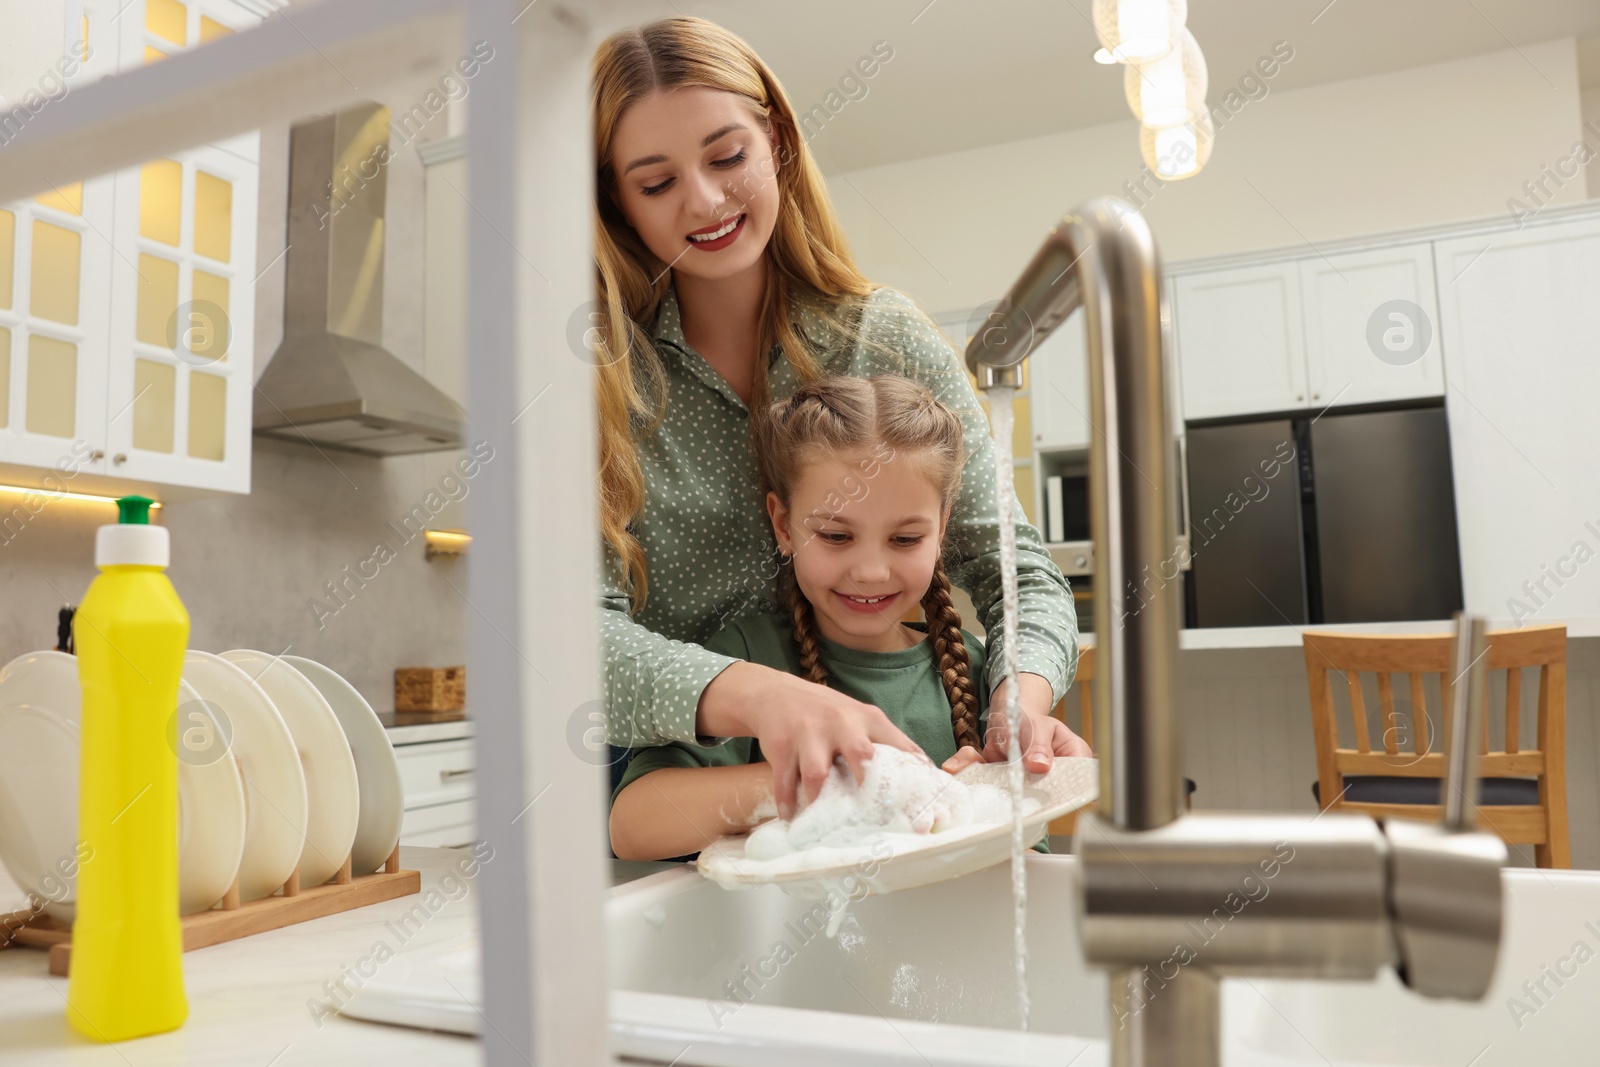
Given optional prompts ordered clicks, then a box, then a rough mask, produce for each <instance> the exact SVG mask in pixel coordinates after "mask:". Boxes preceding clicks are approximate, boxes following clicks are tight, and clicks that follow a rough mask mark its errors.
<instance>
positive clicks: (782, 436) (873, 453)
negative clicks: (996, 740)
mask: <svg viewBox="0 0 1600 1067" xmlns="http://www.w3.org/2000/svg"><path fill="white" fill-rule="evenodd" d="M962 433H963V430H962V425H961V419H960V418H959V417H958V416H957V415H956V413H955V412H953V411H951V410H950V408H949V407H947V406H946V405H944V404H942V403H940V402H939V400H938V399H937V398H935V397H934V396H933V394H932V393H930V392H928V390H927V389H925V388H924V387H923V386H922V385H920V384H919V383H917V382H915V381H913V380H912V379H910V378H901V377H897V376H893V375H876V376H873V377H870V378H860V377H855V376H849V375H835V376H830V377H824V378H819V379H817V380H816V381H813V382H810V383H809V384H806V385H802V386H801V387H800V388H798V389H796V390H795V391H794V393H793V394H791V395H790V396H789V397H788V398H787V399H785V400H780V401H777V402H776V403H773V404H769V405H768V406H767V408H766V410H765V412H764V416H763V417H762V418H761V419H760V420H758V422H757V423H756V427H755V438H756V462H757V464H758V465H759V467H760V471H761V479H762V483H763V485H764V487H765V488H766V489H767V490H768V491H770V492H772V493H775V494H777V497H778V499H779V500H781V501H783V504H784V507H785V508H788V507H789V502H790V500H791V494H792V492H793V489H794V486H795V484H796V483H797V482H798V481H799V478H800V473H801V471H803V470H804V469H805V466H806V465H807V464H809V463H813V462H816V461H817V460H819V459H844V460H846V461H851V462H854V461H857V460H860V461H861V463H860V469H862V470H863V471H868V470H874V466H873V465H874V463H878V464H882V463H914V464H917V465H918V467H919V473H921V474H923V475H924V476H925V477H926V478H928V480H929V481H930V482H931V483H932V484H933V486H934V488H935V489H936V490H937V491H938V493H939V500H940V505H941V507H942V508H949V507H950V506H952V505H953V504H954V502H955V498H956V494H957V492H958V491H959V490H960V488H961V467H962V464H963V462H964V461H965V458H966V457H965V449H964V446H963V441H962ZM871 476H872V475H870V474H865V475H864V476H863V478H864V480H866V479H870V477H871ZM869 491H870V489H869ZM791 560H792V557H790V559H786V560H785V561H784V562H785V563H789V562H791ZM778 583H779V595H780V597H781V599H782V603H783V605H784V607H785V610H787V612H788V613H789V615H790V616H791V618H792V620H793V625H794V640H795V644H796V645H797V646H798V648H799V651H800V666H801V668H802V670H804V672H805V676H806V678H808V679H809V680H811V681H813V682H817V683H819V684H826V682H827V677H828V675H827V670H826V668H825V667H824V666H823V663H822V657H821V655H820V648H819V644H818V639H817V627H816V617H815V614H814V611H813V608H812V606H811V602H810V601H808V600H807V599H806V598H805V596H804V595H803V594H802V593H801V591H800V586H799V583H798V582H797V581H796V580H795V576H794V567H793V566H783V567H780V568H779V575H778ZM922 611H923V614H924V615H925V616H926V617H927V621H928V635H929V636H930V637H931V638H932V639H933V649H934V659H935V663H936V666H937V668H938V672H939V680H940V682H942V683H943V685H944V691H945V695H946V696H947V697H948V698H949V700H950V719H951V724H952V726H953V727H954V729H955V737H956V744H957V745H958V746H959V745H971V746H973V747H974V748H981V747H982V743H981V742H980V740H979V738H978V693H977V689H976V687H975V686H974V684H973V681H972V678H971V662H970V659H969V657H968V655H967V646H966V643H965V642H964V641H963V640H962V638H961V613H960V612H959V611H957V610H956V607H955V604H954V603H953V602H952V601H951V599H950V579H949V576H948V575H946V573H945V569H944V562H943V560H942V559H940V560H937V561H936V562H935V564H934V569H933V580H932V581H931V582H930V583H929V585H928V589H927V592H925V593H924V594H923V596H922Z"/></svg>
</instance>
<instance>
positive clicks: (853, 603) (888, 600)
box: [833, 589, 900, 615]
mask: <svg viewBox="0 0 1600 1067" xmlns="http://www.w3.org/2000/svg"><path fill="white" fill-rule="evenodd" d="M833 595H834V596H836V597H838V598H839V599H840V600H842V601H844V603H845V606H846V607H848V608H849V609H850V610H851V611H859V612H861V613H862V614H865V615H870V614H874V613H881V612H885V611H888V610H889V609H890V608H892V607H894V606H895V605H896V604H898V603H899V602H900V594H899V593H874V594H872V595H871V596H870V597H866V596H853V595H851V594H848V593H841V592H839V591H838V590H837V589H835V590H834V591H833Z"/></svg>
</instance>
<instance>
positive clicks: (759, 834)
mask: <svg viewBox="0 0 1600 1067" xmlns="http://www.w3.org/2000/svg"><path fill="white" fill-rule="evenodd" d="M873 750H874V751H873V756H872V758H871V759H869V760H867V762H866V764H865V766H864V768H863V774H862V780H861V784H860V785H859V786H858V785H856V783H855V780H854V779H853V778H852V777H851V775H850V772H849V770H848V769H846V768H844V767H841V766H839V765H838V764H835V765H834V767H833V768H832V770H830V771H829V773H828V778H827V780H826V781H825V782H824V783H823V785H822V790H821V792H819V793H818V794H817V798H816V799H815V800H813V801H812V802H811V803H810V804H808V805H806V807H805V809H804V810H802V811H801V812H800V813H799V814H798V815H796V816H795V817H794V818H793V819H792V820H790V821H789V822H784V821H783V820H781V819H774V820H772V821H771V822H766V823H763V824H761V825H760V826H758V827H756V828H755V830H754V831H752V832H751V834H750V837H749V839H748V840H747V841H746V842H745V846H744V854H745V857H746V858H748V859H752V860H775V859H781V858H782V857H785V856H789V855H793V854H794V853H797V852H803V851H807V850H810V849H814V848H817V847H819V846H820V847H824V848H848V847H850V846H852V845H860V844H862V843H863V842H864V841H866V840H867V839H868V838H870V837H873V836H877V835H882V834H938V833H943V832H945V831H948V830H956V829H960V828H961V827H965V826H971V825H972V824H973V822H974V820H975V819H976V818H977V817H978V816H979V815H980V807H982V808H983V809H985V810H984V811H983V812H982V813H983V814H987V813H988V810H987V809H992V807H993V799H992V798H987V797H985V796H984V794H985V793H986V792H994V791H995V790H993V789H992V788H991V787H986V786H968V785H966V784H965V783H963V782H960V781H958V780H957V779H956V778H955V777H953V776H952V775H949V774H946V773H945V772H944V771H941V770H940V769H939V768H937V767H935V766H934V765H933V763H932V762H931V761H929V760H928V758H927V757H926V756H923V755H921V754H920V753H910V752H902V751H901V750H900V749H898V748H891V747H890V746H888V745H874V746H873Z"/></svg>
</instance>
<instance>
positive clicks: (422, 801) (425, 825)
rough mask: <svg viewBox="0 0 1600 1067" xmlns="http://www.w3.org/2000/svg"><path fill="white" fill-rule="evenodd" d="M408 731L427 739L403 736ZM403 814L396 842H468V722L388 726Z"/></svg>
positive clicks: (473, 794) (471, 795)
mask: <svg viewBox="0 0 1600 1067" xmlns="http://www.w3.org/2000/svg"><path fill="white" fill-rule="evenodd" d="M408 732H419V733H421V734H422V735H423V736H426V737H428V738H429V739H428V740H423V741H406V740H403V738H404V737H405V736H406V735H407V733H408ZM390 735H391V738H392V739H393V740H394V754H395V762H396V763H398V764H399V766H400V787H401V790H402V792H403V793H404V796H405V815H404V817H403V818H402V821H401V824H400V843H401V844H402V845H443V846H454V845H462V844H467V843H470V842H471V841H472V840H473V831H474V826H475V821H474V819H475V816H474V810H475V803H476V798H477V788H476V786H475V784H474V782H473V776H474V761H473V753H472V744H473V742H472V740H471V725H470V723H466V722H460V723H439V724H435V725H429V726H425V727H401V728H399V729H398V730H394V729H391V731H390Z"/></svg>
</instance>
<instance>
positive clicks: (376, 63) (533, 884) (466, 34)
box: [0, 0, 671, 1067]
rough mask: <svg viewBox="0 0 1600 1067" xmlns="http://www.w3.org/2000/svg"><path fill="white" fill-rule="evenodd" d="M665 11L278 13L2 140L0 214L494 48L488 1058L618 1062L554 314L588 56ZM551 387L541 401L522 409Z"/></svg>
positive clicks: (568, 383)
mask: <svg viewBox="0 0 1600 1067" xmlns="http://www.w3.org/2000/svg"><path fill="white" fill-rule="evenodd" d="M670 13H671V11H670V5H668V4H659V5H656V4H627V5H623V4H614V3H607V2H602V0H563V2H562V3H561V4H559V5H556V4H527V3H526V0H327V2H325V3H321V4H316V5H308V6H305V7H299V6H294V7H291V8H285V9H282V10H280V11H277V12H276V13H274V14H273V15H272V16H271V17H269V18H267V19H266V20H265V21H264V22H262V23H261V25H259V26H256V27H254V28H251V29H248V30H245V31H243V32H240V33H238V34H235V35H233V36H230V37H226V38H223V39H221V40H218V41H215V42H213V43H211V44H209V45H207V46H205V47H202V48H196V49H192V50H190V51H186V52H183V53H181V54H179V55H175V56H173V57H172V58H170V59H167V60H165V61H163V62H161V63H155V64H151V65H149V66H145V67H141V68H139V69H136V70H131V71H128V72H126V73H120V74H115V75H110V76H107V77H105V78H104V79H102V80H100V81H97V82H95V83H94V84H91V85H87V86H84V87H83V88H82V89H79V90H76V91H74V92H73V93H72V94H71V95H69V96H66V97H64V98H62V99H61V100H59V101H55V102H52V103H51V104H50V106H49V107H48V108H46V109H44V110H42V111H41V112H39V114H38V115H37V116H35V117H34V118H33V120H32V121H31V122H30V123H29V124H28V125H27V127H25V128H24V129H23V130H22V132H21V133H20V134H19V135H18V136H17V137H16V138H14V139H13V140H11V141H10V142H9V143H8V144H6V145H4V146H3V147H0V203H5V202H9V201H12V200H22V199H24V198H27V197H31V196H33V195H34V194H36V193H38V192H40V191H41V190H45V189H48V188H49V187H50V186H51V184H55V185H57V186H62V185H65V184H67V183H69V182H73V181H77V180H79V179H81V178H86V177H91V176H94V175H98V174H104V173H107V172H110V171H113V170H117V169H119V168H123V167H128V166H133V165H136V164H139V163H141V162H143V161H144V160H146V159H150V158H152V157H154V156H159V155H168V154H171V153H173V152H178V151H182V150H184V149H187V148H192V147H195V146H197V145H201V144H206V143H212V142H217V141H222V140H225V139H227V138H228V137H231V136H234V135H236V134H240V133H245V132H248V131H250V130H255V129H258V128H261V127H263V126H272V125H274V124H280V123H283V122H287V121H294V120H298V119H301V118H303V117H305V116H308V115H312V114H317V113H322V112H326V111H328V110H331V109H335V108H339V107H343V106H346V105H348V104H351V103H355V102H357V101H359V100H362V99H365V98H367V97H368V96H369V95H370V94H371V93H372V92H373V91H374V88H375V87H377V86H381V85H383V84H385V83H386V82H390V81H393V80H395V79H396V78H397V77H401V76H407V75H411V74H414V73H416V72H423V71H430V70H439V71H442V70H445V69H446V68H447V67H449V66H450V65H451V64H453V63H454V62H455V61H456V59H457V58H458V57H459V56H460V55H462V54H463V53H464V52H465V51H466V48H467V47H468V46H469V44H468V43H469V42H473V41H479V40H487V41H490V42H492V44H493V47H494V49H495V58H494V61H493V62H492V63H487V64H484V65H483V67H482V68H481V71H480V73H479V74H478V76H477V77H476V78H475V79H474V82H473V99H472V122H471V129H470V130H469V132H468V135H467V136H468V139H469V140H468V144H469V146H470V151H471V158H472V168H471V181H470V186H469V198H470V199H471V201H472V203H473V206H474V209H475V210H474V211H473V214H472V221H471V229H470V232H469V235H468V247H469V249H470V255H469V257H468V263H469V273H468V278H467V292H468V294H469V296H468V300H469V304H468V309H469V315H468V321H469V323H470V327H469V337H468V345H467V350H468V352H469V353H475V355H472V356H470V357H469V360H468V364H469V366H468V379H469V391H468V409H469V411H470V412H471V418H470V423H469V429H468V432H469V434H470V435H471V437H472V439H473V440H474V441H479V440H487V441H488V442H490V443H491V444H492V445H493V446H494V447H495V455H496V457H497V460H496V462H494V463H492V464H488V465H486V466H485V467H484V468H483V472H482V473H481V474H480V475H479V477H480V478H481V479H483V484H482V485H481V486H480V488H479V492H478V493H476V494H474V496H475V499H476V501H477V503H476V504H475V505H474V514H473V524H474V541H475V544H474V545H473V551H472V554H471V557H470V559H469V580H470V593H471V598H472V602H473V607H474V609H475V610H474V611H473V612H471V613H469V626H470V631H469V638H470V639H469V642H468V648H469V653H468V655H469V664H470V666H471V668H472V676H473V687H474V692H475V693H477V694H478V696H477V697H476V698H475V699H476V700H477V701H478V702H479V703H480V705H481V706H483V707H493V708H507V709H516V711H515V713H514V714H505V715H489V716H483V717H480V718H479V719H478V721H477V724H476V726H477V733H478V738H479V740H480V741H481V743H480V744H479V745H478V747H477V765H478V768H479V772H478V788H479V793H478V833H479V835H480V837H482V838H483V839H484V840H485V841H487V842H488V843H489V844H490V846H491V847H492V848H493V850H494V852H493V860H492V861H491V862H487V863H484V864H483V865H482V867H481V871H480V874H479V876H478V879H477V882H476V888H477V889H478V893H477V894H476V896H477V906H478V911H479V917H480V922H481V926H482V929H483V930H484V931H485V932H486V933H487V934H489V936H485V937H484V938H483V941H482V944H483V970H484V974H483V989H484V990H485V1003H484V1009H483V1010H484V1015H485V1019H486V1022H487V1025H486V1026H485V1027H484V1037H483V1053H484V1062H486V1063H488V1064H491V1065H502V1064H504V1065H508V1067H509V1065H513V1064H523V1063H533V1064H537V1065H541V1067H545V1065H548V1067H558V1065H559V1067H568V1065H588V1064H604V1063H611V1062H614V1061H613V1059H612V1055H611V1053H610V1051H609V1038H608V1034H607V1019H608V1012H607V999H608V990H607V982H606V973H605V960H606V947H605V928H604V924H603V917H604V916H603V911H602V907H603V901H604V899H605V896H606V887H607V886H608V885H609V879H608V878H607V877H606V856H605V854H604V853H603V851H602V847H603V842H604V821H603V802H604V796H605V788H604V784H603V776H604V772H603V770H602V769H601V768H600V767H597V766H594V765H592V763H591V762H590V761H586V760H584V759H581V758H579V757H578V756H577V755H576V754H575V753H574V752H573V751H572V750H570V749H569V747H568V745H567V743H566V741H565V738H566V736H567V721H568V719H569V717H570V716H571V715H572V714H574V713H578V712H579V709H581V708H584V707H587V706H592V702H594V701H598V700H599V698H600V692H601V689H600V651H599V626H598V622H599V620H598V617H597V612H598V605H597V603H596V598H595V595H594V582H593V576H594V574H595V573H596V568H597V566H598V540H597V534H598V527H597V522H596V518H597V511H596V506H597V504H596V492H595V477H596V474H595V469H594V457H593V453H594V450H593V449H592V448H588V447H580V448H574V447H572V443H573V442H574V441H577V442H584V441H592V440H593V439H594V432H595V425H594V421H595V415H594V391H593V382H592V379H591V373H592V372H591V369H590V367H589V365H588V364H587V363H585V362H584V361H582V360H579V359H577V358H575V357H571V356H569V355H568V352H567V343H566V322H567V319H568V317H569V314H570V312H571V309H572V308H575V307H578V306H580V305H581V304H582V303H583V302H584V301H586V300H588V299H590V297H591V296H592V293H590V292H589V285H590V284H591V283H590V281H589V280H590V279H592V278H593V276H594V274H593V271H594V266H593V263H594V259H593V246H592V237H591V234H590V231H589V219H590V217H591V213H592V210H593V209H592V207H591V206H590V205H591V204H592V202H593V201H592V196H593V180H594V176H593V166H592V162H591V160H590V154H591V151H592V149H591V146H590V141H589V137H590V133H589V110H588V107H589V57H590V56H591V54H592V53H593V50H594V48H595V46H596V45H597V44H598V42H599V41H600V39H601V38H602V37H603V36H604V34H605V33H606V32H608V30H609V29H610V28H613V27H616V26H621V25H623V24H625V23H632V22H638V21H647V20H649V19H651V18H654V17H661V16H664V15H667V14H670ZM518 249H522V250H526V251H527V253H528V255H524V253H523V252H519V251H518ZM535 259H536V260H537V264H538V265H537V268H535V266H534V262H533V261H534V260H535ZM541 353H542V354H543V356H542V358H541ZM552 353H554V355H552ZM546 387H548V388H549V389H550V390H551V391H552V392H553V393H555V394H556V398H555V399H550V398H546V400H545V401H544V406H543V408H542V409H535V410H534V411H532V412H530V415H532V416H533V417H528V418H520V419H518V418H516V417H517V415H518V414H519V409H520V408H522V407H523V405H525V404H526V403H527V402H528V400H529V399H531V398H532V397H534V396H535V395H536V394H538V393H539V391H540V390H541V389H544V388H546ZM557 412H560V416H559V418H557V417H553V416H555V414H556V413H557ZM541 414H544V415H545V416H546V417H542V418H541V417H539V416H540V415H541ZM514 419H515V422H513V420H514ZM551 456H560V457H562V458H561V461H560V462H559V463H551V462H549V461H548V457H551ZM550 516H560V520H561V521H549V519H550ZM547 793H549V794H552V795H551V796H547V795H546V794H547Z"/></svg>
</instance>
